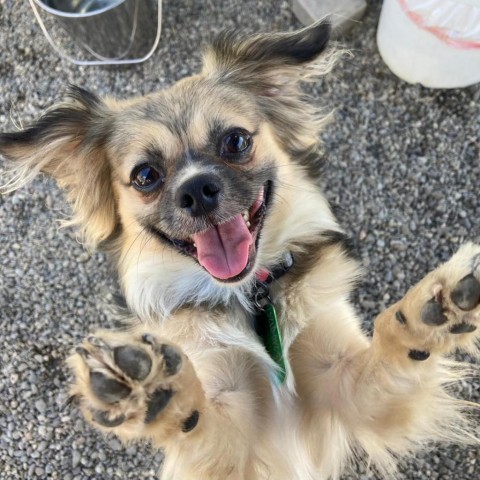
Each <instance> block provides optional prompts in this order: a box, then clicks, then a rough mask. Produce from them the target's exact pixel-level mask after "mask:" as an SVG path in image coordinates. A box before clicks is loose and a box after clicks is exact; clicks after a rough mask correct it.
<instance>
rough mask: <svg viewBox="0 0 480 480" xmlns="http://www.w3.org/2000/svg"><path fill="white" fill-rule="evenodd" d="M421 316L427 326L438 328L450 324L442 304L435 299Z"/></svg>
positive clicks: (424, 309)
mask: <svg viewBox="0 0 480 480" xmlns="http://www.w3.org/2000/svg"><path fill="white" fill-rule="evenodd" d="M420 316H421V318H422V322H423V323H425V324H427V325H435V326H438V325H443V324H444V323H446V322H448V318H447V317H446V315H445V313H444V311H443V307H442V305H441V303H439V302H437V301H436V300H435V298H432V299H431V300H429V301H428V302H427V303H426V304H425V305H424V306H423V308H422V312H421V314H420Z"/></svg>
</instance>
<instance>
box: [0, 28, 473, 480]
mask: <svg viewBox="0 0 480 480" xmlns="http://www.w3.org/2000/svg"><path fill="white" fill-rule="evenodd" d="M329 33H330V26H329V25H328V23H326V22H319V23H317V24H315V25H313V26H311V27H308V28H305V29H303V30H300V31H297V32H294V33H284V34H270V35H256V36H250V37H247V38H239V37H237V36H235V35H229V34H225V35H222V36H220V37H219V38H218V39H217V40H216V41H215V42H214V43H213V45H212V46H211V47H210V49H209V50H208V51H207V52H206V54H205V57H204V66H203V70H202V72H201V73H200V74H198V75H195V76H192V77H190V78H186V79H184V80H182V81H180V82H178V83H177V84H175V85H174V86H173V87H172V88H170V89H168V90H165V91H162V92H159V93H155V94H152V95H148V96H146V97H142V98H137V99H133V100H130V101H124V102H115V101H113V100H111V99H105V100H101V99H99V98H97V97H96V96H95V95H93V94H91V93H88V92H87V91H85V90H83V89H80V88H77V87H72V88H71V91H70V97H71V100H73V101H70V102H67V103H64V104H61V105H58V106H55V107H54V108H53V109H51V110H50V111H49V112H47V113H46V114H45V115H44V116H43V117H42V118H40V119H39V120H38V122H37V123H36V124H34V125H32V126H31V127H29V128H26V129H25V130H23V131H20V132H16V133H10V134H3V135H0V153H2V154H3V155H4V156H5V157H6V158H7V159H9V160H11V161H12V165H13V168H14V170H15V173H16V176H15V177H13V179H12V182H11V183H10V185H9V187H10V188H12V189H13V188H18V187H19V186H21V185H23V184H25V183H26V182H27V181H29V180H31V179H32V178H34V177H35V175H37V174H38V173H39V172H46V173H48V174H50V175H53V176H54V177H55V178H56V179H57V181H58V183H59V184H60V185H61V186H62V187H63V188H64V189H65V190H66V192H67V194H68V199H69V201H70V202H71V204H72V208H73V218H72V223H74V224H76V225H78V226H79V228H80V229H81V231H82V233H83V235H84V239H85V241H86V243H88V244H89V245H90V246H92V247H97V246H99V247H101V248H104V249H107V250H108V251H109V252H111V254H112V257H113V259H114V260H115V261H116V264H117V266H118V271H119V275H120V279H121V283H122V286H123V289H124V293H125V297H126V299H127V303H128V306H129V308H130V310H131V311H132V318H135V319H134V320H132V326H131V328H129V329H127V330H125V331H106V332H97V333H96V334H95V335H94V336H90V337H88V338H87V339H86V340H85V342H84V343H83V345H82V346H81V347H79V348H78V349H77V353H76V354H74V355H73V356H72V357H71V358H70V365H71V367H72V368H73V370H74V372H75V375H76V383H75V385H74V386H73V387H72V393H73V395H74V396H75V397H76V398H77V399H78V401H79V405H80V408H81V409H82V411H83V413H84V415H85V416H86V418H87V419H88V420H89V421H91V422H92V423H93V424H94V425H96V426H97V427H98V428H99V429H101V430H103V431H106V432H112V433H114V434H115V435H118V437H120V438H121V439H124V440H130V439H139V438H143V439H150V440H151V441H152V443H153V444H154V445H155V446H158V447H163V448H165V451H166V460H165V463H164V467H163V478H165V479H175V480H185V479H188V480H194V479H202V480H207V479H210V480H225V479H232V480H233V479H235V480H237V479H238V480H240V479H246V480H266V479H271V480H307V479H327V478H339V476H340V475H341V473H342V471H343V470H344V468H345V467H346V466H347V465H348V463H349V462H350V461H351V460H352V459H354V458H355V457H358V456H362V457H364V458H368V459H369V462H371V463H372V464H373V465H375V466H376V468H378V469H379V470H380V472H381V473H383V474H386V473H392V472H393V471H394V468H395V463H396V459H397V457H400V456H403V455H406V454H408V453H410V452H411V451H412V449H414V448H415V447H416V446H418V445H421V444H423V443H425V442H427V441H431V440H453V441H466V440H468V439H472V441H474V439H473V436H472V435H471V434H470V433H469V432H471V431H473V427H472V426H470V427H469V425H468V422H467V421H466V420H464V417H463V416H462V410H463V404H462V402H461V401H460V400H456V399H454V398H452V397H451V396H450V395H449V393H448V389H447V385H448V384H449V383H451V382H452V381H453V380H455V379H458V378H460V376H461V374H462V368H463V367H461V365H460V364H458V363H455V362H454V361H452V360H448V359H446V358H445V355H447V354H449V353H451V352H452V351H454V350H455V349H456V348H457V347H461V348H463V349H465V350H467V351H469V352H471V353H472V354H477V353H478V349H477V347H476V342H477V341H478V339H479V334H478V332H479V330H478V329H477V327H478V324H479V322H480V318H479V317H480V315H479V312H480V307H479V304H480V282H479V279H480V268H479V266H480V247H479V246H475V245H473V244H467V245H465V246H464V247H463V248H461V249H460V251H459V252H458V253H457V254H456V255H455V256H454V257H453V258H452V259H451V260H450V261H449V262H448V263H446V264H445V265H443V266H441V267H439V268H438V269H437V270H435V271H434V272H432V273H430V274H429V275H428V276H427V277H426V278H425V279H423V280H422V281H421V282H420V283H419V284H418V285H417V286H415V287H413V288H412V289H411V290H410V291H409V292H408V293H407V295H406V296H405V297H404V298H403V299H402V300H401V301H400V302H398V303H396V304H395V305H393V306H391V307H390V308H389V309H387V310H386V311H385V312H383V313H381V314H380V315H379V317H378V318H377V319H376V322H375V332H374V335H373V338H372V339H369V338H367V337H366V336H365V334H364V333H363V332H362V329H361V327H360V321H359V319H358V317H357V315H356V313H355V311H354V309H353V307H352V305H351V303H350V301H349V295H350V292H351V290H352V288H353V286H354V283H355V281H356V279H357V277H358V275H359V265H358V263H357V261H356V260H355V259H354V258H352V256H351V254H350V253H349V249H348V241H347V239H346V237H345V234H344V233H343V231H342V229H341V227H340V226H339V225H338V223H337V221H336V220H335V218H334V215H333V214H332V211H331V209H330V207H329V205H328V203H327V201H326V200H325V198H324V197H323V195H322V193H321V192H320V191H319V189H318V187H317V185H316V180H317V178H316V177H317V176H318V167H319V161H318V156H317V150H318V134H319V130H320V129H321V127H322V123H323V122H324V117H323V116H322V115H321V114H320V113H319V112H318V110H317V109H316V108H315V107H314V106H313V105H312V104H311V102H310V100H309V99H308V98H305V96H304V94H303V93H302V91H301V89H300V84H301V82H302V81H305V80H312V79H314V78H315V77H316V76H318V75H323V74H325V73H327V72H328V71H329V70H330V68H331V67H332V65H333V63H334V60H335V58H336V56H337V53H336V52H335V50H334V49H328V48H327V42H328V38H329Z"/></svg>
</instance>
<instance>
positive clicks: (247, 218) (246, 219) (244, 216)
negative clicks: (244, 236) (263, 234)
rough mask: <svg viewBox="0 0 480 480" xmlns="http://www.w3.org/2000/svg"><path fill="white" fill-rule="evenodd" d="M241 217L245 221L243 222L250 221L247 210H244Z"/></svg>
mask: <svg viewBox="0 0 480 480" xmlns="http://www.w3.org/2000/svg"><path fill="white" fill-rule="evenodd" d="M242 217H243V219H244V220H245V222H248V221H249V220H250V214H249V212H248V210H245V211H244V212H242Z"/></svg>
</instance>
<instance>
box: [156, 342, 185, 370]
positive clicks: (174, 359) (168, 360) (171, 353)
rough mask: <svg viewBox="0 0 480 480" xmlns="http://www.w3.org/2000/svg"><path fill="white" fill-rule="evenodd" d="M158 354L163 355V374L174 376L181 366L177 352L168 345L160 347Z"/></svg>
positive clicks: (180, 357) (180, 358) (180, 359)
mask: <svg viewBox="0 0 480 480" xmlns="http://www.w3.org/2000/svg"><path fill="white" fill-rule="evenodd" d="M160 353H161V354H162V355H163V359H164V362H165V373H166V374H167V375H175V374H176V373H177V372H178V371H179V370H180V367H181V366H182V356H181V355H180V353H179V352H178V350H177V349H176V348H174V347H171V346H170V345H162V346H161V347H160Z"/></svg>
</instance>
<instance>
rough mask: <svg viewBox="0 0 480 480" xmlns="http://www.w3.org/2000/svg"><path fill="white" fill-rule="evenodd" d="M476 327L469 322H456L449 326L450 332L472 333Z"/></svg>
mask: <svg viewBox="0 0 480 480" xmlns="http://www.w3.org/2000/svg"><path fill="white" fill-rule="evenodd" d="M476 329H477V327H476V326H475V325H472V324H471V323H466V322H462V323H457V324H456V325H453V326H452V327H451V328H450V333H472V332H474V331H475V330H476Z"/></svg>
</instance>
